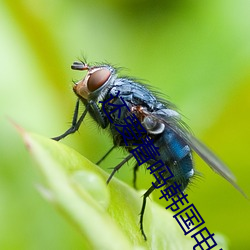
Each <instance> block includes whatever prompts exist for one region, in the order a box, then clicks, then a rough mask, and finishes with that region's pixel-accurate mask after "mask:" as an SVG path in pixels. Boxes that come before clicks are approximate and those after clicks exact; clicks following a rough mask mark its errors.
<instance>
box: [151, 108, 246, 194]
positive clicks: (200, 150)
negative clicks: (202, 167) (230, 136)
mask: <svg viewBox="0 0 250 250" xmlns="http://www.w3.org/2000/svg"><path fill="white" fill-rule="evenodd" d="M174 112H175V111H174ZM163 113H165V114H163ZM152 115H153V117H154V119H157V120H158V121H159V122H162V123H163V124H164V125H165V126H166V127H168V128H170V129H171V130H172V131H174V132H175V133H176V134H177V135H178V136H179V137H180V138H181V139H182V140H184V141H185V142H186V143H187V144H188V145H189V146H190V148H192V149H193V150H194V151H195V152H196V153H197V154H198V155H199V156H200V157H201V158H202V159H203V160H204V161H205V162H206V163H207V164H208V165H209V166H210V167H211V168H212V169H213V170H214V171H215V172H216V173H218V174H219V175H221V176H222V177H223V178H225V179H226V180H227V181H228V182H229V183H231V184H232V185H233V186H234V187H235V188H236V189H237V190H238V191H239V192H240V193H241V194H242V195H244V196H245V197H246V198H247V199H248V197H247V195H246V194H245V193H244V192H243V190H242V189H241V188H240V187H239V186H238V185H237V184H236V178H235V176H234V175H233V173H232V172H231V171H230V170H229V168H228V167H227V166H226V165H225V164H224V163H223V162H222V161H221V160H220V159H219V158H218V157H217V156H216V155H215V154H214V153H213V152H212V151H211V150H210V149H208V148H207V147H206V146H205V145H204V144H203V143H202V142H200V141H199V140H198V139H197V138H195V137H194V136H193V135H192V134H191V133H190V132H189V131H188V129H187V128H186V127H185V125H183V123H182V122H181V120H180V118H179V117H178V116H177V115H170V113H169V111H168V110H167V111H166V112H164V110H163V111H160V113H158V114H157V112H156V113H154V114H152Z"/></svg>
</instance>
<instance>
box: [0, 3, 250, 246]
mask: <svg viewBox="0 0 250 250" xmlns="http://www.w3.org/2000/svg"><path fill="white" fill-rule="evenodd" d="M249 13H250V1H247V0H238V1H232V0H210V1H192V0H188V1H181V0H176V1H168V0H167V1H166V0H165V1H164V0H162V1H146V0H134V1H132V0H120V1H114V0H106V1H105V0H102V1H100V0H99V1H93V2H91V1H80V0H78V1H59V0H54V1H48V0H38V1H36V2H33V1H28V0H26V1H1V2H0V32H1V33H0V72H1V74H0V98H1V99H0V126H1V127H0V155H1V157H0V161H1V162H0V249H60V250H64V249H80V248H81V244H82V238H81V235H80V234H79V233H78V232H77V231H76V230H75V229H74V228H73V227H72V226H71V225H70V224H69V223H68V222H67V221H66V220H65V219H64V218H63V217H62V216H61V215H60V214H59V213H58V212H57V211H56V210H55V209H54V208H53V207H52V206H51V205H50V204H47V202H46V201H44V200H43V199H42V197H41V196H40V195H39V194H38V192H37V191H36V189H35V184H36V183H38V182H39V173H37V172H36V170H35V168H33V164H34V163H33V162H32V161H31V160H30V156H29V155H28V153H27V152H26V149H25V147H24V145H23V142H22V141H21V139H20V137H19V135H18V134H17V133H16V131H15V129H14V128H13V126H12V125H11V124H10V122H9V121H8V117H10V118H12V119H14V120H15V121H16V122H17V123H18V124H20V125H21V126H22V127H24V128H25V129H27V130H30V131H33V132H36V133H40V134H42V135H45V136H47V137H52V136H56V135H59V134H61V133H62V132H64V131H65V130H66V129H67V128H68V127H69V124H70V121H71V118H72V114H73V109H74V104H75V100H76V98H75V96H74V94H73V93H72V90H71V88H72V80H77V79H80V78H81V77H82V76H83V75H82V72H75V71H72V70H71V69H70V65H71V63H72V62H73V61H74V60H77V58H79V57H80V58H82V55H84V56H86V57H87V59H88V62H96V61H97V62H98V61H101V62H102V61H108V62H110V63H112V64H115V65H117V66H123V67H125V68H126V69H125V70H124V71H123V72H124V74H126V75H131V76H136V77H138V78H140V79H146V82H148V83H150V84H151V85H153V86H154V87H155V88H157V89H159V90H161V92H163V93H164V94H165V95H166V96H168V97H169V99H170V100H171V101H172V102H174V103H175V104H176V105H177V106H178V107H179V109H180V111H181V113H182V114H184V116H185V118H184V120H185V121H186V122H187V123H188V125H189V126H190V127H191V128H192V131H193V132H194V133H195V134H196V136H197V137H199V138H200V139H202V141H204V142H205V143H206V144H207V145H208V146H209V147H210V148H211V149H212V150H213V151H214V152H216V153H217V154H218V155H219V156H220V157H221V158H222V159H223V160H224V161H225V162H226V163H227V164H228V165H229V166H230V168H231V170H232V171H233V172H234V173H235V175H236V176H237V179H238V183H239V185H240V186H241V187H242V188H243V189H244V191H245V192H246V193H247V194H248V195H249V196H250V185H249V179H250V170H249V169H250V168H249V167H250V163H249V152H250V150H249V149H250V146H249V141H250V129H249V122H250V117H249V110H250V15H249ZM93 124H94V123H93V121H91V119H89V118H88V119H87V120H86V121H85V122H84V124H83V125H82V126H81V129H80V133H76V134H74V135H72V136H70V137H68V138H66V139H65V140H64V141H63V143H65V144H67V145H69V146H71V147H73V148H75V149H76V150H77V151H79V152H80V153H81V154H83V155H85V156H86V157H88V158H89V159H90V160H92V161H93V162H96V161H97V160H98V159H99V158H100V157H101V156H102V155H103V154H104V153H105V152H106V151H107V150H108V149H109V148H110V146H111V141H110V138H109V137H108V136H106V135H105V133H103V131H100V130H97V127H96V126H95V125H93ZM93 142H96V143H93ZM122 156H123V153H122V152H120V151H118V150H117V151H115V152H113V153H112V155H111V156H110V157H109V158H108V159H107V160H105V162H103V163H102V167H103V168H105V169H107V171H110V170H109V169H108V168H109V167H112V166H114V165H115V164H116V163H118V162H119V161H120V160H121V158H122ZM195 160H196V166H197V169H198V171H200V172H202V175H203V177H202V178H198V179H197V180H196V181H195V182H194V184H193V185H192V186H191V187H190V189H189V190H188V194H189V200H190V201H191V202H193V203H194V204H195V206H196V208H197V209H198V211H199V212H200V214H201V215H202V217H203V218H204V220H205V222H206V226H207V227H208V229H209V230H210V231H211V232H214V233H220V234H223V235H224V236H225V237H226V239H227V240H228V244H229V248H230V249H241V250H244V249H250V239H249V231H250V215H249V214H250V202H249V201H247V200H246V199H244V197H243V196H241V195H240V193H238V192H237V191H236V190H235V189H234V188H233V187H232V186H231V185H230V184H228V183H227V182H226V181H224V180H223V179H222V178H220V177H219V176H218V175H216V174H215V173H213V172H212V171H211V170H210V169H209V168H208V167H207V166H206V165H205V163H204V162H202V161H201V160H200V159H198V157H196V158H195ZM117 177H118V178H120V179H122V180H124V181H125V182H127V183H129V184H131V183H132V166H127V167H124V168H123V169H122V170H121V171H120V172H119V174H118V175H117ZM55 178H56V177H55ZM150 182H151V176H150V175H149V174H148V173H145V170H144V169H141V170H140V176H139V187H140V188H147V187H148V186H149V184H150ZM154 197H155V200H156V201H158V197H159V194H157V193H155V194H154ZM162 205H163V206H164V205H166V204H165V203H163V204H162ZM187 237H188V236H187Z"/></svg>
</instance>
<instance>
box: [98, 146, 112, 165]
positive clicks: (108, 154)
mask: <svg viewBox="0 0 250 250" xmlns="http://www.w3.org/2000/svg"><path fill="white" fill-rule="evenodd" d="M114 148H115V146H113V147H112V148H111V149H110V150H109V151H108V152H107V153H106V154H105V155H104V156H103V157H102V158H101V159H100V160H99V161H98V162H97V163H96V165H99V164H100V163H101V162H102V161H103V160H104V159H105V158H106V157H107V156H108V155H109V154H110V153H111V152H112V151H113V149H114Z"/></svg>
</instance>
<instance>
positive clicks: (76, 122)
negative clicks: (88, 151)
mask: <svg viewBox="0 0 250 250" xmlns="http://www.w3.org/2000/svg"><path fill="white" fill-rule="evenodd" d="M79 104H80V101H79V99H78V100H77V102H76V106H75V110H74V116H73V120H72V124H71V127H70V128H69V129H68V130H67V131H66V132H65V133H63V134H62V135H59V136H57V137H53V138H51V139H53V140H55V141H60V140H61V139H63V138H64V137H66V136H68V135H69V134H73V133H75V132H76V131H77V130H78V129H79V127H80V125H81V123H82V121H83V119H84V117H85V116H86V114H87V112H88V109H89V105H87V107H86V109H85V110H84V112H83V113H82V115H81V116H80V118H79V120H77V119H78V112H79Z"/></svg>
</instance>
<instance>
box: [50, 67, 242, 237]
mask: <svg viewBox="0 0 250 250" xmlns="http://www.w3.org/2000/svg"><path fill="white" fill-rule="evenodd" d="M71 68H72V69H73V70H83V71H87V74H86V76H85V77H84V78H83V79H82V80H80V81H79V82H77V83H75V85H74V87H73V91H74V92H75V94H76V96H77V98H78V99H77V102H76V106H75V111H74V116H73V120H72V125H71V127H70V128H69V129H68V130H67V131H66V132H65V133H63V134H62V135H60V136H58V137H54V138H53V139H54V140H56V141H59V140H61V139H63V138H64V137H66V136H68V135H69V134H72V133H74V132H76V131H77V130H78V129H79V127H80V125H81V123H82V121H83V120H84V118H85V116H86V114H87V113H89V114H90V115H91V117H92V118H93V119H94V120H95V122H96V123H97V124H98V125H100V127H101V128H102V129H107V130H108V131H109V133H110V134H111V136H112V138H113V144H114V145H113V147H112V148H111V149H110V150H109V151H108V152H107V153H106V154H105V155H104V157H103V158H102V159H101V160H100V161H99V162H98V163H100V162H101V161H102V160H103V159H104V158H105V157H107V155H108V154H109V153H110V152H111V151H112V150H113V149H114V148H115V147H124V148H125V149H126V150H127V151H128V153H129V154H128V156H127V157H126V158H125V159H124V160H123V161H122V162H121V163H120V164H118V165H117V166H116V167H115V168H114V169H113V171H112V173H111V175H110V177H109V178H108V180H107V183H109V181H110V180H111V179H112V177H113V175H114V174H115V173H116V172H117V171H118V170H119V169H120V168H121V167H122V166H123V164H124V163H126V162H127V161H129V160H130V159H131V158H132V154H131V151H132V149H133V148H135V146H134V145H135V142H136V141H134V140H131V141H125V139H124V136H122V135H121V133H119V131H118V130H117V129H116V126H117V125H118V126H121V127H122V126H124V119H125V118H126V117H128V116H132V115H134V116H135V118H136V119H137V120H138V121H140V123H141V124H142V126H143V128H144V131H145V132H144V133H143V134H142V138H146V136H148V137H149V138H151V139H152V140H153V141H154V145H155V147H157V148H158V149H159V153H160V158H161V160H162V161H163V162H164V164H165V165H166V166H167V167H169V169H170V170H171V171H172V173H173V175H174V177H173V178H171V179H169V180H168V182H167V184H166V187H167V186H170V185H172V184H173V183H174V182H176V183H177V184H178V185H181V191H184V190H185V189H186V187H187V186H188V184H189V183H190V180H191V179H192V178H193V176H194V174H195V170H194V162H193V159H192V151H195V152H196V153H197V154H198V155H199V156H200V157H201V158H202V159H203V160H204V161H205V162H206V163H207V164H208V165H209V166H210V167H211V168H212V169H213V170H214V171H215V172H217V173H218V174H219V175H221V176H222V177H223V178H225V179H226V180H227V181H228V182H230V183H231V184H232V185H233V186H234V187H235V188H236V189H237V190H238V191H239V192H241V193H242V194H243V195H244V196H245V197H246V195H245V194H244V192H243V191H242V190H241V189H240V187H239V186H238V185H237V184H236V179H235V177H234V175H233V173H232V172H231V171H230V170H229V169H228V168H227V166H226V165H225V164H224V163H223V162H222V161H221V160H220V159H219V158H218V157H217V156H215V155H214V153H213V152H212V151H210V150H209V149H208V148H207V147H206V146H205V145H204V144H203V143H201V142H200V141H199V140H198V139H196V138H195V137H194V136H193V135H192V134H191V133H190V132H189V131H188V129H187V128H186V126H185V124H184V123H183V121H182V120H181V117H180V114H179V113H178V112H177V111H176V110H175V106H174V105H173V104H172V103H170V102H169V101H166V100H163V99H161V98H159V97H157V95H156V94H155V93H154V92H153V91H151V90H149V88H148V86H146V85H144V84H142V83H140V82H137V81H135V80H134V79H132V78H131V79H130V78H128V77H119V76H118V75H117V70H116V69H115V68H114V67H112V66H111V65H108V64H103V65H94V66H90V65H88V64H87V63H85V62H74V63H73V64H72V66H71ZM117 93H119V97H120V98H118V97H117ZM110 96H112V97H114V98H113V99H112V100H111V101H110V102H109V98H110ZM121 100H123V102H124V104H125V106H126V107H125V106H124V107H122V108H121V112H120V113H119V116H118V114H117V113H116V112H114V113H112V114H111V116H112V119H113V120H114V121H115V124H116V125H115V124H114V123H112V122H110V120H109V118H108V117H107V113H106V112H104V110H105V109H106V110H107V109H109V106H108V105H107V103H109V104H110V103H112V105H113V106H114V105H121ZM80 102H81V103H83V105H84V106H85V110H84V112H83V113H82V114H81V115H80V117H78V115H79V105H80ZM128 108H129V109H128ZM137 125H138V124H137ZM133 133H135V134H136V133H138V131H137V130H134V131H133ZM158 159H159V157H158V158H156V159H151V160H150V161H149V162H147V163H148V164H154V163H155V162H156V161H157V160H158ZM138 168H139V165H138V163H137V164H136V165H135V166H134V179H133V183H134V186H135V183H136V171H137V170H138ZM155 168H156V167H155ZM156 186H157V183H152V185H151V186H150V188H149V189H148V190H147V191H146V193H145V194H144V195H143V203H142V208H141V213H140V229H141V232H142V235H143V236H144V239H145V240H146V235H145V233H144V230H143V215H144V211H145V207H146V199H147V197H148V196H149V195H150V194H151V193H152V192H153V191H154V190H155V188H156Z"/></svg>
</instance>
